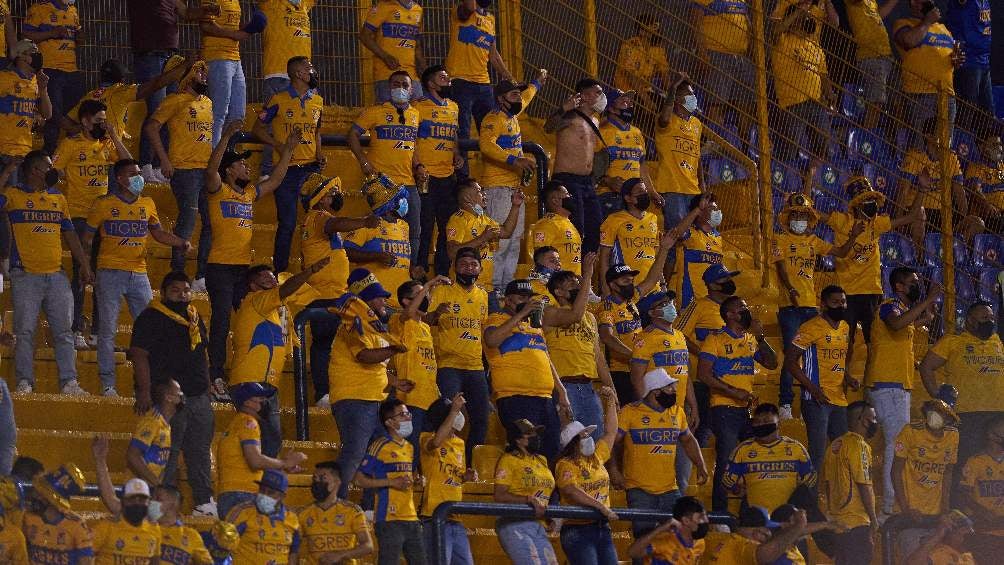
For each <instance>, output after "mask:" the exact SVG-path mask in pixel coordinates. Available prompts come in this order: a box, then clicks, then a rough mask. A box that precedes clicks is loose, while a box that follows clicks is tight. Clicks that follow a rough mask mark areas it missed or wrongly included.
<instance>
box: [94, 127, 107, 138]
mask: <svg viewBox="0 0 1004 565" xmlns="http://www.w3.org/2000/svg"><path fill="white" fill-rule="evenodd" d="M105 133H107V132H106V131H105V124H94V127H92V128H91V137H93V138H94V139H104V138H105Z"/></svg>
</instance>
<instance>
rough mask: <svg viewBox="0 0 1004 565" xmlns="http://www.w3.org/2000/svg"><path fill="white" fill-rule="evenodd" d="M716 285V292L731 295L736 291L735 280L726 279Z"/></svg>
mask: <svg viewBox="0 0 1004 565" xmlns="http://www.w3.org/2000/svg"><path fill="white" fill-rule="evenodd" d="M718 286H719V288H718V292H720V293H722V294H724V295H726V296H732V295H733V294H735V293H736V281H733V280H728V281H725V282H723V283H719V284H718Z"/></svg>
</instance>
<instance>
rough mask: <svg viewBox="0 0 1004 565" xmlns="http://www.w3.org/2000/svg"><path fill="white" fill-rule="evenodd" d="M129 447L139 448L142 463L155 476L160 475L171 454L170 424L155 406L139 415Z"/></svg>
mask: <svg viewBox="0 0 1004 565" xmlns="http://www.w3.org/2000/svg"><path fill="white" fill-rule="evenodd" d="M129 447H135V448H136V449H139V451H140V453H142V454H143V463H144V464H146V467H147V469H149V470H150V472H151V473H153V475H154V476H155V477H160V476H161V475H163V473H164V467H166V466H167V459H168V457H169V456H170V455H171V424H169V423H168V422H167V419H166V418H164V415H163V414H161V413H160V412H159V411H158V410H157V409H156V408H153V409H151V410H150V411H149V412H147V413H146V414H143V416H141V417H140V419H139V422H138V423H137V424H136V430H135V431H133V433H132V438H131V439H130V440H129Z"/></svg>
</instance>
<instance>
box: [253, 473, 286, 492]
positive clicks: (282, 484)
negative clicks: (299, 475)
mask: <svg viewBox="0 0 1004 565" xmlns="http://www.w3.org/2000/svg"><path fill="white" fill-rule="evenodd" d="M255 483H257V484H258V486H260V487H265V488H270V489H272V490H277V491H279V492H281V493H285V492H286V489H287V488H288V487H289V479H287V478H286V473H283V472H282V471H279V470H276V469H268V470H267V471H265V472H264V473H262V476H261V480H260V481H255Z"/></svg>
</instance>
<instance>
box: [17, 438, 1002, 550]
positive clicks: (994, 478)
mask: <svg viewBox="0 0 1004 565" xmlns="http://www.w3.org/2000/svg"><path fill="white" fill-rule="evenodd" d="M959 486H961V487H962V488H963V489H965V490H968V491H969V495H970V497H971V498H972V500H973V501H974V502H975V503H976V504H978V505H979V506H980V508H982V509H983V510H985V511H987V512H989V513H990V514H991V515H992V516H994V517H996V518H1004V460H1001V461H996V460H994V458H993V457H991V456H990V455H988V454H986V453H980V454H978V455H973V456H972V457H970V458H969V460H968V461H966V464H965V466H964V467H963V468H962V479H960V480H959ZM25 531H27V529H26V530H25ZM987 533H994V534H996V535H999V536H1000V535H1004V528H997V529H996V531H994V532H987Z"/></svg>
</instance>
